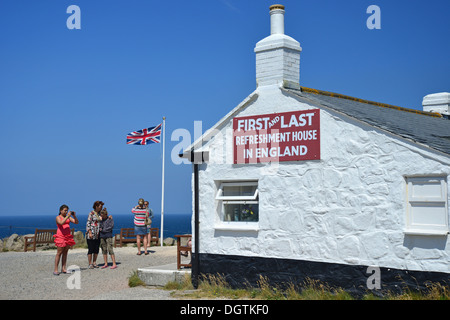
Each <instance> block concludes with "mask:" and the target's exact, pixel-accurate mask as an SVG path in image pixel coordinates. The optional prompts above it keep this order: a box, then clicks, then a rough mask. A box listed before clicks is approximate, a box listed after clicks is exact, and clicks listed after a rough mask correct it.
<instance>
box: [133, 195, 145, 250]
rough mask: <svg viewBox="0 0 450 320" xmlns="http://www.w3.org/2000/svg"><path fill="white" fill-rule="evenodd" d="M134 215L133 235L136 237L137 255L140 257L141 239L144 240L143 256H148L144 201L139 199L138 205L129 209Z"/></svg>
mask: <svg viewBox="0 0 450 320" xmlns="http://www.w3.org/2000/svg"><path fill="white" fill-rule="evenodd" d="M131 212H132V213H133V214H134V233H135V235H136V242H137V247H138V253H137V255H138V256H140V255H141V238H144V254H145V255H148V252H147V233H148V229H147V226H146V225H145V218H146V215H147V208H146V207H145V205H144V199H142V198H141V199H139V205H137V206H136V207H134V208H133V209H131Z"/></svg>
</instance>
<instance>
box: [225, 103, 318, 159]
mask: <svg viewBox="0 0 450 320" xmlns="http://www.w3.org/2000/svg"><path fill="white" fill-rule="evenodd" d="M233 144H234V163H235V164H238V163H261V162H281V161H301V160H319V159H320V110H319V109H313V110H305V111H293V112H283V113H273V114H264V115H257V116H249V117H239V118H234V119H233Z"/></svg>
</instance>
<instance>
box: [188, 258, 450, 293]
mask: <svg viewBox="0 0 450 320" xmlns="http://www.w3.org/2000/svg"><path fill="white" fill-rule="evenodd" d="M194 255H195V254H194ZM193 259H195V258H194V257H193ZM199 262H200V263H199V270H198V271H199V274H200V275H208V274H222V275H224V276H225V279H226V280H227V282H228V283H229V284H230V285H231V286H232V287H233V288H245V287H247V286H248V285H250V286H253V287H257V286H258V281H259V280H260V276H263V277H266V278H267V279H268V280H269V281H270V283H272V284H277V285H281V286H282V285H283V284H289V283H293V284H295V285H299V286H300V287H301V284H304V283H305V282H306V281H307V280H308V279H313V280H319V281H321V282H323V283H326V284H328V285H329V286H331V287H333V288H342V289H344V290H345V291H347V292H349V293H350V294H352V295H353V296H355V297H361V296H362V295H364V294H366V293H368V292H373V293H375V294H377V295H381V294H384V293H387V292H392V293H401V292H402V291H403V290H404V289H405V288H408V289H409V290H421V291H423V290H425V289H426V284H427V283H430V282H433V283H437V282H440V283H441V284H443V285H450V273H441V272H424V271H408V270H399V269H392V268H379V274H380V277H379V279H380V282H379V283H380V285H381V288H380V289H379V290H378V289H373V290H370V289H368V286H367V281H368V279H369V277H371V279H369V282H370V283H371V284H372V283H375V282H374V281H372V279H373V276H374V271H370V270H368V266H360V265H346V264H337V263H326V262H314V261H305V260H292V259H276V258H261V257H245V256H232V255H218V254H203V253H200V261H199ZM192 271H193V273H195V272H196V270H192Z"/></svg>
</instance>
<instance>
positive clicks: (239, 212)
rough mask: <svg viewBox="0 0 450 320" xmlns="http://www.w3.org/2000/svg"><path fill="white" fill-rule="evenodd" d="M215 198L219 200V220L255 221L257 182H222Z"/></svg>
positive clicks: (256, 212) (257, 217)
mask: <svg viewBox="0 0 450 320" xmlns="http://www.w3.org/2000/svg"><path fill="white" fill-rule="evenodd" d="M216 200H219V201H220V202H221V206H220V207H221V208H222V212H221V220H222V221H226V222H241V221H242V222H257V221H258V219H259V210H258V182H256V181H245V182H222V183H221V185H220V187H219V190H218V191H217V196H216Z"/></svg>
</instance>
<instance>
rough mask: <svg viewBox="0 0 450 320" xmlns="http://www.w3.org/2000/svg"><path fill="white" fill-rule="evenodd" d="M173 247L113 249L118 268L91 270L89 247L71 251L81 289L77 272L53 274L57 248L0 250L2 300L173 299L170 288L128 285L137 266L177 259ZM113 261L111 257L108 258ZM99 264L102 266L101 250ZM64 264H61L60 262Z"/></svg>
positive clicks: (154, 264)
mask: <svg viewBox="0 0 450 320" xmlns="http://www.w3.org/2000/svg"><path fill="white" fill-rule="evenodd" d="M176 250H177V248H176V247H174V246H172V247H151V249H150V254H149V255H147V256H145V255H144V254H142V255H141V256H137V255H136V253H137V249H136V248H135V247H127V248H114V251H115V255H116V262H117V265H118V268H117V269H114V270H111V269H110V268H109V267H108V268H107V269H100V268H98V269H88V268H87V267H88V261H87V256H86V253H87V249H73V250H70V251H69V255H68V258H67V266H68V267H70V266H72V265H75V266H78V267H79V268H80V273H79V274H78V275H79V280H80V281H79V289H77V288H74V289H69V287H68V282H69V286H70V284H71V285H72V287H73V286H74V284H76V283H75V276H74V274H60V275H59V276H54V275H53V268H54V261H55V254H56V251H55V250H49V251H37V252H3V253H0V288H1V291H0V299H2V300H4V299H9V300H14V299H24V300H26V299H45V300H46V299H60V298H65V299H82V300H84V299H87V300H89V299H122V300H123V299H133V300H140V299H155V300H156V299H173V298H171V297H170V291H166V290H161V289H157V288H150V287H136V288H129V287H128V277H129V276H130V275H131V274H132V273H133V272H134V271H136V270H137V269H138V268H145V267H150V266H158V265H165V264H169V263H174V262H176ZM109 262H110V264H111V259H110V257H109ZM97 264H99V265H103V256H102V255H101V251H100V254H99V257H98V259H97ZM60 267H61V264H60Z"/></svg>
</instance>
